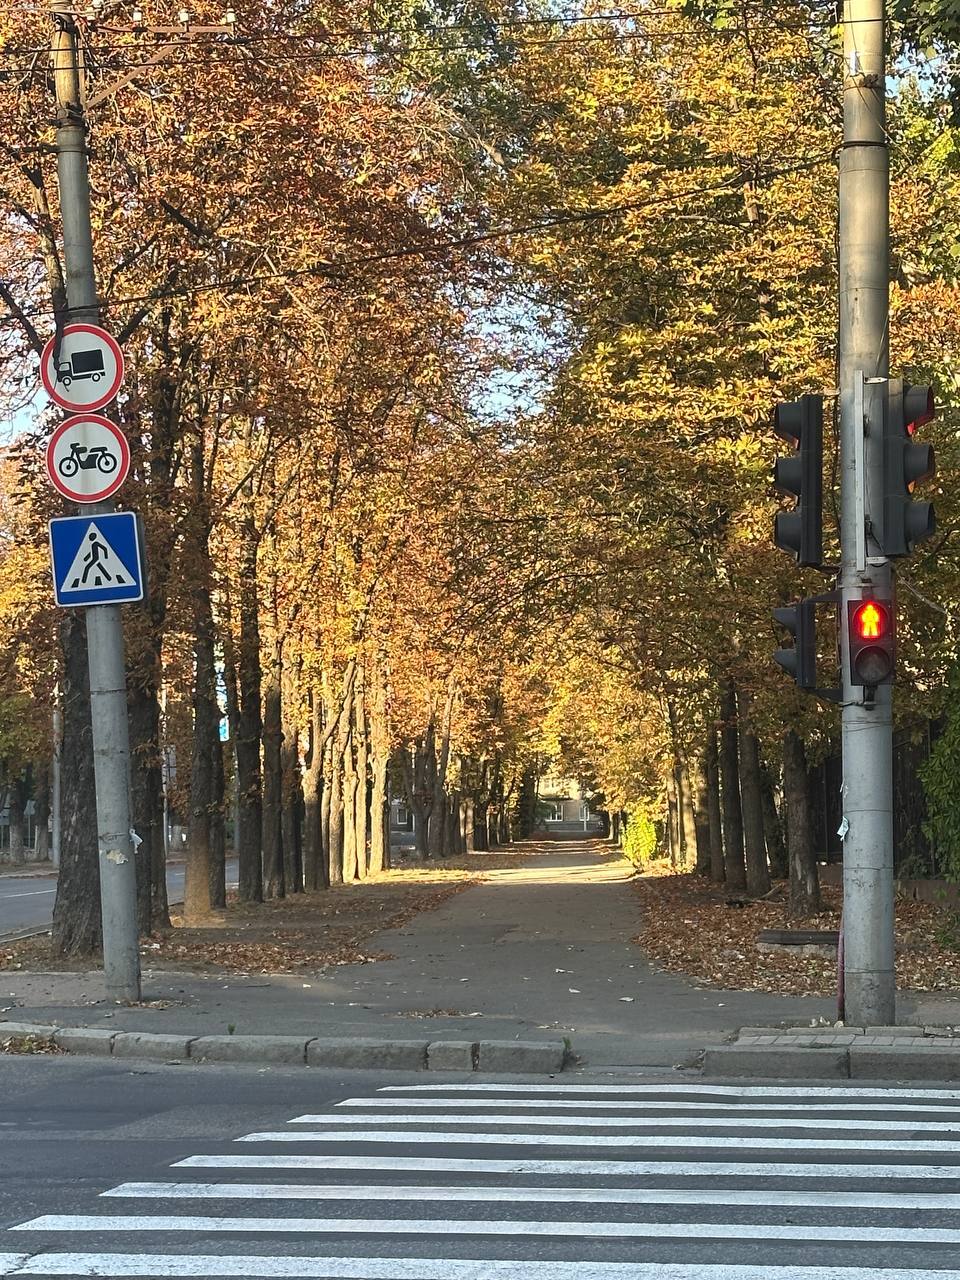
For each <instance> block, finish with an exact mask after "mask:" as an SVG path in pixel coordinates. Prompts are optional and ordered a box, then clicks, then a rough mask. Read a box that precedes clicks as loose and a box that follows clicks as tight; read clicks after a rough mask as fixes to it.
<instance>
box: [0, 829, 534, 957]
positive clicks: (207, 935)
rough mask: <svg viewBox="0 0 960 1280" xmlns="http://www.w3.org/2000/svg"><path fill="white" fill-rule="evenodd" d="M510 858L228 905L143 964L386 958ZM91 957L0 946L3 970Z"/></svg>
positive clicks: (42, 942)
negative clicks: (399, 941) (393, 946)
mask: <svg viewBox="0 0 960 1280" xmlns="http://www.w3.org/2000/svg"><path fill="white" fill-rule="evenodd" d="M521 863H522V858H519V857H517V856H516V855H511V854H506V853H502V852H500V853H494V854H468V855H466V856H464V857H461V858H457V859H455V860H448V861H444V862H443V863H440V864H437V863H433V862H428V863H417V862H413V861H408V862H406V863H404V864H403V865H401V866H399V867H397V868H395V869H393V870H390V871H387V872H384V873H383V874H382V875H379V876H376V877H373V878H371V879H369V880H364V881H362V882H360V883H357V884H352V885H343V886H338V887H337V888H334V889H326V890H323V891H321V892H318V893H309V894H304V893H298V894H291V895H290V897H288V898H280V899H276V900H274V901H271V902H264V903H238V902H236V901H234V900H232V901H231V902H230V903H229V904H228V906H227V908H226V910H225V911H223V912H221V913H219V914H218V916H217V917H216V918H214V919H211V921H210V923H209V924H204V925H202V926H192V927H186V926H183V924H182V922H181V920H180V919H179V917H177V916H176V915H174V917H173V923H174V926H175V927H174V928H173V929H172V930H170V931H168V932H164V933H162V934H156V935H154V936H153V937H152V938H148V939H145V940H144V942H143V943H142V948H143V963H144V965H145V966H146V967H149V968H151V969H168V970H179V971H184V970H201V971H214V972H219V973H234V974H251V973H255V974H285V973H317V972H318V971H320V970H323V969H327V968H331V967H333V966H336V965H344V964H366V963H368V962H370V961H374V960H381V959H385V958H388V956H387V953H386V952H384V951H383V950H382V949H381V948H379V947H377V946H374V945H369V943H370V939H372V938H373V937H374V936H375V935H376V934H379V933H380V932H382V931H383V930H387V929H397V928H400V927H401V926H402V925H405V924H407V923H408V922H409V921H411V920H412V919H414V917H416V916H418V915H420V914H422V913H423V912H426V911H434V910H436V908H437V907H440V906H442V905H443V903H444V902H446V901H448V899H450V898H451V897H453V896H454V895H455V894H458V893H461V892H462V891H463V890H464V889H468V888H469V887H470V886H471V885H475V884H480V883H481V882H482V879H483V872H484V871H495V870H502V869H504V868H509V867H514V866H517V865H521ZM89 966H90V959H89V957H83V958H78V959H76V960H70V959H69V958H65V957H63V956H57V955H53V954H52V953H51V950H50V940H49V939H48V938H31V939H25V940H23V941H21V942H11V943H7V944H4V945H3V946H2V947H0V970H3V969H29V970H32V971H38V972H43V971H51V970H53V971H56V970H73V969H86V968H89Z"/></svg>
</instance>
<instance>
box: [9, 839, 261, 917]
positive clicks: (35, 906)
mask: <svg viewBox="0 0 960 1280" xmlns="http://www.w3.org/2000/svg"><path fill="white" fill-rule="evenodd" d="M183 877H184V867H183V864H182V863H173V864H172V865H171V866H169V867H168V868H167V893H168V894H169V896H170V901H171V902H181V901H182V900H183ZM236 883H237V862H236V859H235V858H231V859H230V861H229V862H228V863H227V885H228V887H229V888H235V887H236ZM56 893H57V881H56V878H55V877H54V876H12V875H2V876H0V936H2V935H3V934H5V933H9V932H12V931H13V930H14V929H29V928H37V929H41V928H43V926H44V925H48V924H49V923H50V921H51V920H52V919H53V903H54V899H55V897H56Z"/></svg>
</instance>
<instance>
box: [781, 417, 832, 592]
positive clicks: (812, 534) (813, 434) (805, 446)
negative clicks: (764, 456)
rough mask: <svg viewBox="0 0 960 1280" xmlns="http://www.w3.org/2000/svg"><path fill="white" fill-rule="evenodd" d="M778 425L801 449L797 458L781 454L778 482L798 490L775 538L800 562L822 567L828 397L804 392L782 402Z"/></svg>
mask: <svg viewBox="0 0 960 1280" xmlns="http://www.w3.org/2000/svg"><path fill="white" fill-rule="evenodd" d="M774 430H775V431H776V433H777V435H778V436H780V437H781V438H782V439H784V440H789V441H790V443H791V444H792V445H793V447H794V448H795V449H796V451H797V452H796V454H795V455H794V456H793V457H787V458H778V459H777V462H776V465H775V467H774V473H773V478H774V484H775V485H776V487H777V489H778V490H779V491H780V492H781V493H789V494H793V496H794V497H795V498H796V499H797V505H796V506H795V507H794V509H793V510H792V511H779V512H778V513H777V516H776V520H775V523H774V534H773V538H774V542H775V543H776V544H777V546H778V547H779V548H780V549H781V550H782V551H787V552H789V553H790V555H792V556H793V558H794V559H795V560H796V562H797V564H801V565H809V566H812V567H814V568H819V567H820V566H821V565H822V563H823V396H801V397H800V399H799V400H792V401H788V402H786V403H784V404H779V405H777V408H776V413H775V415H774Z"/></svg>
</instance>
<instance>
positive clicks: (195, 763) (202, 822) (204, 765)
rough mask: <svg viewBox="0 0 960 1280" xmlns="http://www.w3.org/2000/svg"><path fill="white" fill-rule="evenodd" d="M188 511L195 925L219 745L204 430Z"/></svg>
mask: <svg viewBox="0 0 960 1280" xmlns="http://www.w3.org/2000/svg"><path fill="white" fill-rule="evenodd" d="M190 461H191V479H192V498H193V501H192V510H191V512H190V518H189V522H188V527H187V536H186V543H185V557H184V560H185V569H186V572H187V574H188V575H189V578H190V603H191V606H192V615H193V672H194V678H193V740H192V746H191V757H190V817H189V833H188V838H187V866H186V873H185V876H184V887H183V917H184V920H185V922H186V923H187V924H197V923H198V922H200V921H203V920H206V919H207V918H208V917H209V915H210V907H211V902H210V883H211V879H212V876H211V860H212V859H211V844H210V833H211V821H210V819H211V815H212V813H213V806H214V795H213V792H214V782H213V774H214V760H213V753H214V746H215V744H217V745H218V744H219V737H220V735H219V728H220V708H219V706H218V704H217V666H216V650H215V634H214V625H213V606H212V603H211V589H212V581H211V565H210V524H211V521H210V514H209V510H208V507H207V502H206V483H205V480H204V450H203V435H202V434H201V433H200V432H199V431H198V432H196V433H195V434H194V436H193V438H192V439H191V443H190Z"/></svg>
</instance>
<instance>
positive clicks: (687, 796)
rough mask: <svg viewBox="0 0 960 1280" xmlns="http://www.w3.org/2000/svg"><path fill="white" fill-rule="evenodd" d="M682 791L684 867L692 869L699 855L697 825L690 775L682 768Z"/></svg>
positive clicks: (681, 824) (679, 780) (681, 817)
mask: <svg viewBox="0 0 960 1280" xmlns="http://www.w3.org/2000/svg"><path fill="white" fill-rule="evenodd" d="M677 782H678V784H679V790H680V828H681V833H682V836H683V865H684V867H690V866H691V865H692V864H693V863H695V862H696V860H697V858H698V856H699V854H698V846H697V823H696V818H695V816H694V812H693V791H692V788H691V783H690V774H689V772H688V771H687V769H686V767H684V766H681V768H680V772H679V775H678V777H677Z"/></svg>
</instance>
